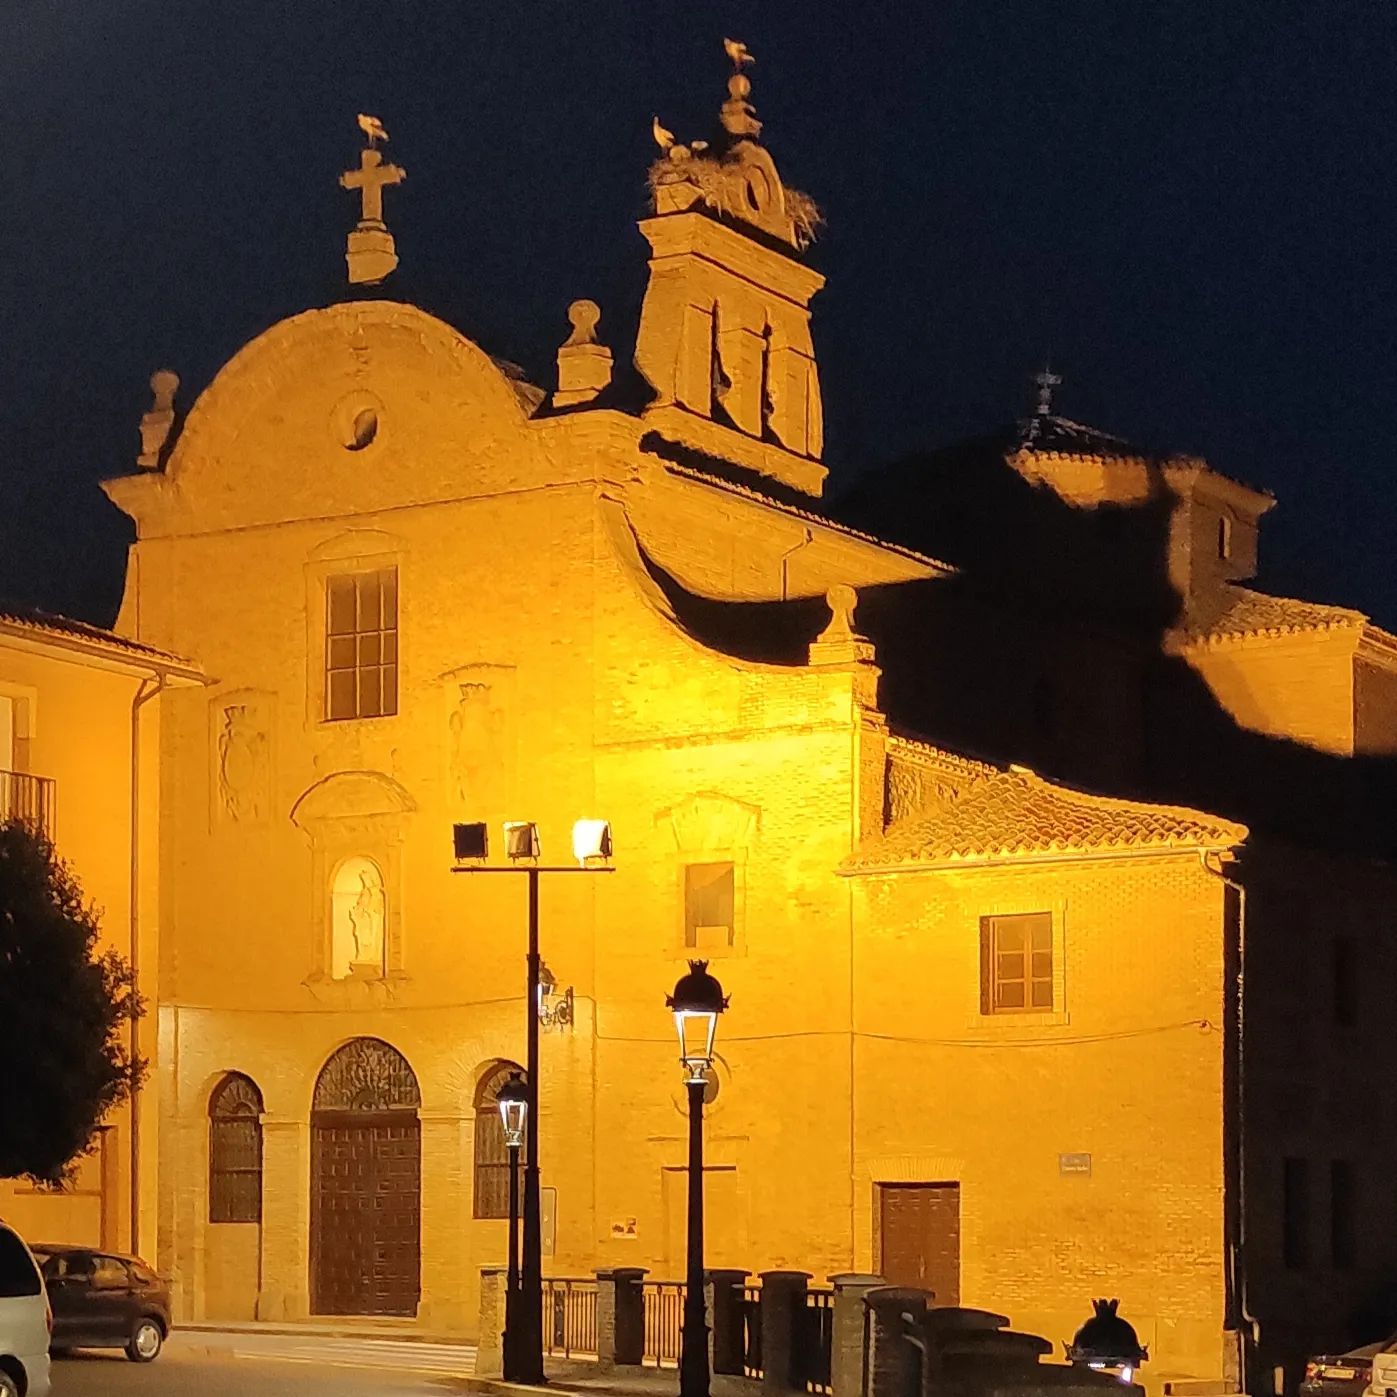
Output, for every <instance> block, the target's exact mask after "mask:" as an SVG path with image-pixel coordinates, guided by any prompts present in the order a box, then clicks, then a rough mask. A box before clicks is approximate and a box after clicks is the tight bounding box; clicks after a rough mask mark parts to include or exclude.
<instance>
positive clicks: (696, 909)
mask: <svg viewBox="0 0 1397 1397" xmlns="http://www.w3.org/2000/svg"><path fill="white" fill-rule="evenodd" d="M735 894H736V881H735V877H734V868H733V865H732V864H731V863H691V864H686V865H685V867H684V944H685V945H686V946H694V947H699V948H705V947H709V948H711V947H714V946H731V945H732V944H733V942H734V938H735V932H736V922H735V919H734V915H733V913H734V907H735V904H736V895H735Z"/></svg>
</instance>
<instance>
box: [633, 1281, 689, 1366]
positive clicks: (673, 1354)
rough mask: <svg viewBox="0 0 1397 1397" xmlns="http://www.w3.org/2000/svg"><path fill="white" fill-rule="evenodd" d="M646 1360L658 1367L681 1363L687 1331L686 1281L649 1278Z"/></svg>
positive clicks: (646, 1286) (645, 1295)
mask: <svg viewBox="0 0 1397 1397" xmlns="http://www.w3.org/2000/svg"><path fill="white" fill-rule="evenodd" d="M642 1295H643V1298H644V1303H645V1351H644V1361H645V1362H646V1363H649V1364H650V1365H652V1366H653V1367H656V1368H677V1367H678V1366H679V1343H680V1339H681V1337H682V1335H683V1332H684V1284H683V1282H682V1281H646V1282H645V1283H644V1285H643V1286H642Z"/></svg>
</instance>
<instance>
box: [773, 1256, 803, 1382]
mask: <svg viewBox="0 0 1397 1397" xmlns="http://www.w3.org/2000/svg"><path fill="white" fill-rule="evenodd" d="M809 1279H810V1272H809V1271H763V1272H762V1391H763V1392H764V1393H767V1394H775V1393H787V1392H800V1393H804V1391H805V1375H804V1373H803V1371H801V1368H800V1352H799V1348H798V1345H799V1343H800V1341H801V1338H802V1337H803V1331H804V1328H805V1285H806V1282H807V1281H808V1280H809Z"/></svg>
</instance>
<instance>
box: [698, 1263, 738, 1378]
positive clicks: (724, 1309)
mask: <svg viewBox="0 0 1397 1397" xmlns="http://www.w3.org/2000/svg"><path fill="white" fill-rule="evenodd" d="M704 1276H705V1279H706V1280H707V1282H708V1284H707V1286H706V1290H707V1297H706V1298H707V1302H708V1335H709V1338H708V1343H709V1357H710V1360H711V1363H712V1367H713V1371H714V1372H715V1373H726V1374H727V1375H728V1376H730V1377H739V1378H740V1377H741V1376H742V1371H743V1365H744V1360H745V1359H746V1357H747V1326H746V1323H745V1321H744V1310H743V1305H744V1296H743V1287H744V1284H745V1282H746V1280H747V1272H746V1271H729V1270H716V1271H706V1272H705V1273H704Z"/></svg>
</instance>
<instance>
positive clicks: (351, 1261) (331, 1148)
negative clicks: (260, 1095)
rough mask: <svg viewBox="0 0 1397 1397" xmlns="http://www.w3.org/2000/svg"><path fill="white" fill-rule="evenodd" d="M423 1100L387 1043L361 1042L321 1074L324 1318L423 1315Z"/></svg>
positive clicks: (317, 1124)
mask: <svg viewBox="0 0 1397 1397" xmlns="http://www.w3.org/2000/svg"><path fill="white" fill-rule="evenodd" d="M421 1103H422V1097H421V1093H420V1092H419V1091H418V1088H417V1078H416V1076H415V1075H414V1074H413V1071H412V1068H411V1067H409V1066H408V1063H407V1059H406V1058H404V1057H403V1055H402V1054H401V1053H400V1052H398V1051H397V1050H396V1049H395V1048H390V1047H389V1046H388V1044H387V1043H385V1042H383V1041H382V1040H381V1039H378V1038H355V1039H354V1040H353V1041H352V1042H349V1043H346V1044H345V1045H344V1047H342V1048H341V1049H340V1050H339V1051H338V1052H337V1053H336V1054H335V1055H334V1056H333V1057H332V1058H331V1059H330V1060H329V1062H327V1063H326V1064H325V1066H324V1067H323V1068H322V1069H321V1072H320V1076H319V1078H317V1080H316V1083H315V1098H314V1102H313V1106H312V1110H311V1178H310V1189H311V1193H310V1296H311V1302H310V1303H311V1310H312V1311H313V1312H314V1313H315V1314H320V1315H415V1314H416V1312H417V1301H418V1298H419V1296H420V1294H421V1243H420V1226H419V1218H420V1214H421V1206H420V1205H421V1180H422V1136H421V1126H420V1123H419V1121H418V1118H417V1108H418V1107H419V1106H420V1105H421Z"/></svg>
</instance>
